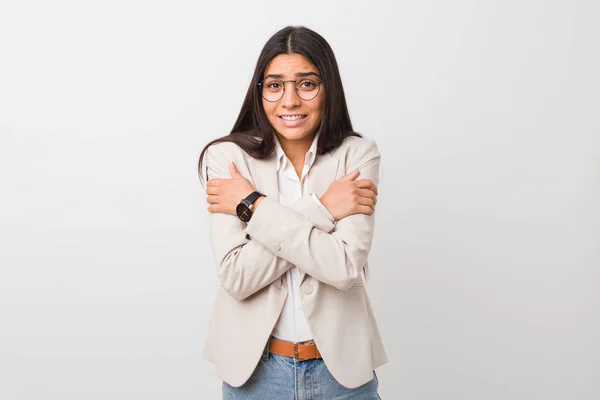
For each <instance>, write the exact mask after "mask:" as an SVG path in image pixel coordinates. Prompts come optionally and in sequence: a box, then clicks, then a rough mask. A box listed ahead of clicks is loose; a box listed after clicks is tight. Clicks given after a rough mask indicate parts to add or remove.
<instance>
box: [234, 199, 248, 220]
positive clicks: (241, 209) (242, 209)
mask: <svg viewBox="0 0 600 400" xmlns="http://www.w3.org/2000/svg"><path fill="white" fill-rule="evenodd" d="M235 212H236V213H237V216H238V217H239V219H241V220H242V221H244V222H248V221H250V218H252V211H250V209H249V208H248V206H247V205H245V204H244V203H240V204H238V205H237V207H236V208H235Z"/></svg>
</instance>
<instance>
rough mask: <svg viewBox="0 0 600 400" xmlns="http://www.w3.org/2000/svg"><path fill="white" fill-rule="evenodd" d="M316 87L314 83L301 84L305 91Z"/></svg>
mask: <svg viewBox="0 0 600 400" xmlns="http://www.w3.org/2000/svg"><path fill="white" fill-rule="evenodd" d="M315 86H316V84H315V83H314V82H313V81H302V82H301V83H300V87H301V88H305V89H312V88H314V87H315Z"/></svg>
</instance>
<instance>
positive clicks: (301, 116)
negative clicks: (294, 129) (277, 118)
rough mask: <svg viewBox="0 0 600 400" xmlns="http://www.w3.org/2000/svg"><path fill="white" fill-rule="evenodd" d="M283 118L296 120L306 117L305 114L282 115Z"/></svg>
mask: <svg viewBox="0 0 600 400" xmlns="http://www.w3.org/2000/svg"><path fill="white" fill-rule="evenodd" d="M281 118H282V119H285V120H286V121H296V120H298V119H302V118H304V115H282V116H281Z"/></svg>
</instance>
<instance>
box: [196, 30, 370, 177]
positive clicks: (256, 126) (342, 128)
mask: <svg viewBox="0 0 600 400" xmlns="http://www.w3.org/2000/svg"><path fill="white" fill-rule="evenodd" d="M292 53H298V54H301V55H303V56H304V57H306V58H307V59H308V60H309V61H310V62H312V63H313V64H314V65H315V66H316V67H317V69H318V70H319V73H320V75H321V79H322V80H323V84H324V85H326V88H327V90H326V96H325V110H324V112H323V116H322V118H321V126H320V128H319V132H320V135H319V141H318V142H317V154H325V153H327V152H329V151H331V150H333V149H335V148H337V147H338V146H339V145H340V144H342V142H343V141H344V139H345V138H346V137H348V136H361V135H359V134H358V133H356V132H354V131H353V130H352V123H351V122H350V114H349V113H348V106H347V105H346V96H345V95H344V88H343V86H342V79H341V77H340V71H339V69H338V65H337V61H336V59H335V55H334V54H333V50H332V49H331V47H330V46H329V43H327V41H326V40H325V39H324V38H323V37H322V36H321V35H319V34H318V33H317V32H315V31H313V30H310V29H308V28H305V27H303V26H288V27H285V28H283V29H281V30H280V31H278V32H277V33H275V34H274V35H273V36H272V37H271V38H270V39H269V40H268V41H267V43H265V46H264V47H263V49H262V51H261V52H260V56H259V57H258V61H257V63H256V68H255V69H254V75H253V76H252V81H251V82H250V86H249V87H248V92H247V93H246V98H245V99H244V103H243V104H242V109H241V110H240V114H239V116H238V118H237V121H235V124H234V125H233V129H231V133H230V134H229V135H226V136H223V137H221V138H219V139H215V140H213V141H211V142H210V143H208V144H207V145H206V146H205V147H204V149H203V150H202V152H201V153H200V159H199V161H198V173H199V175H200V177H201V179H202V176H203V175H202V159H203V158H204V153H205V152H206V149H208V147H210V146H211V145H213V144H215V143H220V142H233V143H235V144H237V145H238V146H239V147H241V148H242V149H243V150H244V151H245V152H246V153H248V154H249V155H250V156H251V157H253V158H257V159H264V158H267V157H269V156H270V155H271V154H272V153H273V151H274V150H275V132H274V130H273V127H272V126H271V124H270V123H269V120H268V119H267V116H266V114H265V110H264V109H263V106H262V96H261V91H260V88H259V86H258V83H260V82H261V81H262V80H263V75H264V73H265V69H266V68H267V65H268V64H269V62H271V60H272V59H273V58H275V57H276V56H278V55H279V54H292Z"/></svg>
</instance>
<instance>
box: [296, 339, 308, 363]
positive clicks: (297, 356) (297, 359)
mask: <svg viewBox="0 0 600 400" xmlns="http://www.w3.org/2000/svg"><path fill="white" fill-rule="evenodd" d="M298 344H299V343H294V361H304V360H308V358H300V353H298Z"/></svg>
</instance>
